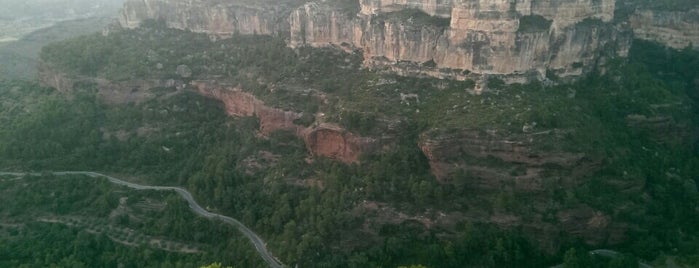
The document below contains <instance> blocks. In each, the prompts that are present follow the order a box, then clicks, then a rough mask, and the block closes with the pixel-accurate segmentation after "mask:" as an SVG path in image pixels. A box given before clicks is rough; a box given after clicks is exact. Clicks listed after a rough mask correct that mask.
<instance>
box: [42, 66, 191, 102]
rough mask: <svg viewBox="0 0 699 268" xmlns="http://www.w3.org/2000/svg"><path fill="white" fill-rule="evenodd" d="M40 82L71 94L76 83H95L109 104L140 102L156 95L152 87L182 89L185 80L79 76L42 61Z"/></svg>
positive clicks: (98, 92) (103, 98)
mask: <svg viewBox="0 0 699 268" xmlns="http://www.w3.org/2000/svg"><path fill="white" fill-rule="evenodd" d="M38 69H39V83H40V84H41V85H42V86H47V87H53V88H55V89H56V90H58V91H60V92H62V93H66V94H70V93H71V92H72V91H73V89H74V85H75V84H76V83H89V84H95V86H96V88H97V97H98V98H100V99H101V100H102V101H104V102H105V103H107V104H125V103H139V102H142V101H145V100H149V99H152V98H154V97H156V94H153V93H152V92H150V89H151V88H158V87H161V88H162V87H175V88H176V89H178V90H179V89H182V88H183V86H184V82H182V81H180V80H174V79H134V80H127V81H118V82H116V81H109V80H107V79H103V78H96V77H77V76H72V75H67V74H65V73H62V72H60V71H56V69H54V68H53V67H52V66H50V65H48V64H46V63H43V62H40V63H39V66H38Z"/></svg>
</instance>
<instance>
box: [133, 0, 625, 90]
mask: <svg viewBox="0 0 699 268" xmlns="http://www.w3.org/2000/svg"><path fill="white" fill-rule="evenodd" d="M304 2H306V3H304ZM615 2H616V0H565V1H533V0H517V1H510V0H358V3H356V5H357V6H356V9H353V8H351V7H347V6H341V5H337V4H334V2H330V1H312V2H308V1H295V2H293V3H292V1H288V2H283V3H282V4H280V5H271V4H265V3H264V2H260V3H254V2H253V3H246V2H245V1H234V2H222V1H213V2H211V1H184V0H167V1H163V0H128V1H126V4H125V7H124V10H123V12H122V15H121V18H120V22H121V25H122V26H124V27H129V28H133V27H137V26H138V25H139V23H141V22H142V21H143V20H145V19H163V20H164V21H165V22H166V23H167V25H168V26H169V27H174V28H179V29H189V30H192V31H195V32H203V33H208V34H215V35H224V36H225V35H231V34H234V33H241V34H254V33H257V34H280V35H282V36H285V37H286V38H288V40H289V45H291V46H300V45H310V46H345V47H348V48H353V49H354V48H359V49H361V50H362V51H363V53H364V55H365V58H366V60H367V61H366V62H367V64H369V65H374V66H376V65H392V64H395V63H398V62H405V61H409V62H413V63H417V64H423V65H424V66H427V67H429V68H432V70H439V69H443V68H449V69H458V70H468V71H471V72H475V73H484V74H513V73H527V72H532V73H539V74H543V73H544V72H545V71H546V70H547V69H551V70H554V71H557V72H558V74H560V75H563V76H565V75H577V74H580V73H582V72H583V71H584V70H585V68H586V67H589V66H591V65H593V63H594V62H595V60H597V59H598V58H599V56H600V53H601V52H602V51H604V48H605V47H606V45H608V44H612V43H615V44H616V43H617V42H618V41H619V40H621V41H622V43H624V42H626V38H625V37H624V36H623V35H620V33H619V30H617V28H616V27H614V26H613V25H612V24H611V21H612V19H613V18H614V9H615ZM347 3H351V2H347ZM294 4H295V5H296V6H294ZM626 43H627V42H626ZM625 46H626V44H625V45H622V46H621V47H622V48H623V47H625ZM623 51H625V50H624V49H620V50H619V53H623ZM427 67H426V68H427Z"/></svg>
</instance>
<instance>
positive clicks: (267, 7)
mask: <svg viewBox="0 0 699 268" xmlns="http://www.w3.org/2000/svg"><path fill="white" fill-rule="evenodd" d="M270 2H271V1H233V2H231V1H220V0H217V1H191V0H167V1H163V0H127V1H125V3H124V8H123V9H122V12H121V14H120V16H119V23H120V24H121V26H122V27H125V28H135V27H138V26H139V25H140V24H141V22H143V21H144V20H146V19H160V20H163V21H164V22H165V23H166V24H167V26H168V27H171V28H176V29H183V30H185V29H186V30H190V31H193V32H200V33H207V34H214V35H221V36H230V35H232V34H236V33H239V34H274V33H277V32H280V31H284V30H285V29H286V28H288V26H285V23H284V21H283V20H280V19H279V18H283V17H286V16H288V12H289V11H288V10H289V9H290V8H291V7H290V6H289V5H288V4H290V3H289V1H287V2H282V3H270ZM291 2H293V1H291Z"/></svg>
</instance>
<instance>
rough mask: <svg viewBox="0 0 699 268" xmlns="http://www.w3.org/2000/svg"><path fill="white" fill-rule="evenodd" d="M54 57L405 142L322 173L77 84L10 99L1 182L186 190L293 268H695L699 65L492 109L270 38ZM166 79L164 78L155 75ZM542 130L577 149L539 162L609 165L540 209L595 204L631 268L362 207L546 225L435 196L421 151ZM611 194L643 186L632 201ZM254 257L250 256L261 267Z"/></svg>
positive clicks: (113, 46) (462, 197) (611, 68)
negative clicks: (229, 95) (66, 175)
mask: <svg viewBox="0 0 699 268" xmlns="http://www.w3.org/2000/svg"><path fill="white" fill-rule="evenodd" d="M42 56H43V58H44V59H45V60H46V61H47V62H49V63H50V64H52V65H54V67H57V68H59V69H60V70H62V71H66V72H69V73H72V74H75V75H86V76H101V77H105V78H108V79H112V80H123V79H132V78H134V77H139V78H140V77H148V78H158V79H168V78H173V79H184V78H180V77H178V76H177V75H176V74H175V68H176V66H178V65H181V64H185V65H188V66H190V68H191V69H192V71H193V76H192V77H191V78H187V79H206V78H210V77H217V79H221V80H226V81H228V82H232V83H235V84H239V85H241V87H242V88H244V89H246V90H249V91H251V92H253V93H254V94H255V95H257V96H259V97H260V98H262V99H264V100H265V101H266V102H267V103H268V104H270V105H273V106H277V107H282V108H288V109H294V110H298V111H304V112H316V111H321V112H324V113H326V114H327V118H328V120H330V121H334V122H337V123H340V124H342V125H343V126H345V127H347V128H348V129H350V130H352V131H354V132H357V133H361V134H364V135H377V134H387V135H392V137H393V138H394V140H395V141H394V143H392V144H391V148H390V150H386V151H385V152H382V153H380V154H373V155H366V156H364V158H363V159H362V164H361V165H359V164H353V165H344V164H340V163H337V162H334V161H331V160H328V159H323V158H315V159H313V161H312V162H307V161H306V158H307V156H308V152H307V151H306V148H305V145H304V144H303V142H302V141H300V140H299V139H297V138H296V137H294V136H293V135H291V134H290V133H283V132H279V133H273V134H272V135H271V136H270V137H267V138H261V137H258V136H257V135H255V130H256V129H258V122H257V121H256V120H255V119H253V118H239V119H232V118H227V117H226V116H225V114H224V112H223V109H222V105H220V104H218V103H217V102H215V101H213V100H210V99H206V98H203V97H200V96H198V95H195V94H193V93H181V94H178V95H174V96H170V97H165V94H163V93H162V92H160V93H159V90H157V89H154V90H153V93H154V94H158V95H159V97H157V98H154V99H151V100H148V101H145V102H142V103H139V104H129V105H119V106H107V105H104V104H103V103H101V102H100V100H99V99H98V98H97V97H96V96H95V85H91V84H89V83H82V84H79V85H77V88H76V90H75V92H74V93H73V94H72V96H70V97H69V98H68V97H66V96H64V95H60V94H57V93H56V92H53V91H51V90H50V89H44V88H40V87H38V86H36V85H34V84H31V83H20V82H11V81H4V82H2V84H1V85H0V90H2V91H0V105H1V106H0V109H1V110H0V111H1V112H2V113H1V114H0V167H2V169H10V170H12V169H15V170H27V169H33V170H66V169H69V170H79V169H83V170H97V171H111V172H115V173H121V174H128V175H129V176H134V177H136V178H134V179H138V180H144V181H147V182H149V183H155V184H174V185H183V186H185V187H187V188H188V189H190V190H191V191H192V193H194V194H195V196H196V197H197V200H199V201H200V203H201V204H202V205H205V206H208V207H209V208H211V209H213V210H216V211H217V212H220V213H222V214H226V215H230V216H233V217H235V218H238V219H240V220H241V221H243V222H244V223H245V224H246V225H248V226H250V227H251V228H253V229H254V230H255V231H257V232H259V233H260V234H261V235H262V237H264V238H265V240H266V241H268V243H269V248H270V249H272V251H273V252H274V253H275V254H276V255H277V256H279V257H280V259H281V260H283V262H284V263H286V264H289V265H294V264H298V265H299V266H300V267H397V266H409V265H413V264H416V263H420V264H423V265H425V266H427V267H464V266H488V267H496V266H499V267H511V266H526V267H542V266H547V265H553V264H556V263H559V262H565V263H567V264H570V265H571V266H573V265H574V264H576V263H577V264H578V265H581V266H580V267H591V266H590V263H592V262H595V263H598V264H599V266H600V267H604V266H605V265H609V266H613V265H621V267H623V264H624V263H627V264H628V263H629V262H630V260H634V259H635V258H642V259H645V260H648V261H652V260H656V259H657V260H658V261H660V262H662V261H664V260H663V258H665V257H664V255H674V256H679V260H678V261H679V262H681V263H686V264H690V265H694V264H696V263H698V260H697V258H698V256H697V255H696V252H698V251H697V246H698V245H699V241H697V237H698V236H697V233H696V232H697V231H696V230H695V229H696V228H694V227H695V225H696V222H697V221H698V218H697V214H696V209H697V205H698V204H699V200H697V187H696V185H697V183H699V182H698V181H697V180H698V179H699V157H698V156H697V154H698V151H697V148H696V147H695V146H696V144H695V137H693V136H692V134H691V133H692V132H693V131H695V129H696V126H697V125H699V122H698V121H697V114H699V113H698V112H697V104H696V103H697V92H698V91H699V90H697V82H696V81H697V78H699V77H697V73H695V72H691V70H696V69H697V67H699V61H698V60H699V56H698V55H697V53H696V52H695V51H689V50H687V51H679V52H678V51H672V50H666V49H663V48H660V47H657V46H655V45H653V44H648V43H637V44H635V45H634V48H633V49H632V51H631V55H630V59H629V60H628V62H624V61H621V60H619V61H615V62H611V63H609V64H608V66H606V72H604V73H593V74H591V75H590V76H588V77H586V78H583V79H581V80H580V81H577V82H575V83H573V84H567V85H559V86H544V85H542V84H538V83H531V84H525V85H509V86H506V85H504V84H502V83H501V82H498V81H497V80H493V81H491V82H490V83H489V86H490V91H488V92H486V93H484V94H482V95H472V94H470V93H469V92H468V91H466V90H465V89H470V88H472V87H473V82H472V81H464V82H457V81H442V80H437V79H426V78H407V77H396V76H391V75H382V74H378V73H375V72H372V71H369V70H365V69H360V68H359V65H360V63H361V55H356V54H345V53H342V52H338V51H335V50H325V49H320V50H315V49H300V50H298V51H294V50H291V49H289V48H286V47H285V45H284V43H283V42H282V41H280V40H278V39H275V38H271V37H262V36H235V37H233V38H231V39H227V40H218V41H215V42H212V41H210V40H209V39H208V37H206V36H203V35H196V34H192V33H185V32H181V31H176V30H168V29H163V28H162V27H160V26H158V25H157V23H155V22H151V25H148V24H147V25H146V27H145V28H144V29H141V30H137V31H123V32H115V33H112V34H110V35H109V36H107V37H104V36H101V35H91V36H86V37H81V38H78V39H73V40H69V41H66V42H61V43H57V44H54V45H51V46H49V47H47V48H46V49H45V50H44V51H43V53H42ZM144 59H145V60H144ZM158 63H160V64H162V66H163V67H162V68H157V67H156V66H157V64H158ZM187 79H184V80H187ZM337 81H343V83H338V82H337ZM161 91H167V90H161ZM401 93H402V94H416V95H418V96H419V100H417V99H416V100H413V99H411V100H410V103H404V102H401V100H400V98H399V96H400V94H401ZM314 94H322V95H323V96H325V99H324V100H322V99H320V98H318V97H316V96H315V95H314ZM629 116H631V118H653V117H664V118H666V117H669V118H670V121H671V124H669V125H668V126H667V127H666V128H663V129H660V130H658V129H655V128H653V127H650V128H644V127H633V126H632V125H630V123H629V122H630V121H629ZM387 121H388V122H389V123H387ZM533 122H536V123H537V125H536V130H537V131H538V130H542V131H543V130H562V131H563V132H564V133H566V134H565V135H564V137H563V138H554V137H553V136H541V137H542V138H541V139H542V140H546V141H549V142H542V143H541V144H538V145H537V146H539V147H541V148H539V149H540V150H541V151H542V152H547V151H569V152H581V153H585V154H586V155H587V156H588V157H590V158H592V159H595V160H599V162H600V164H599V165H600V166H601V168H600V170H599V171H598V172H595V173H594V174H590V175H589V176H588V177H586V178H583V181H584V183H582V184H581V185H580V187H576V188H571V189H561V188H556V187H553V188H551V189H548V190H547V192H545V193H543V194H542V195H545V197H544V198H545V199H546V201H547V202H548V203H549V204H550V206H549V209H550V211H549V212H547V213H549V214H551V215H553V214H555V213H556V211H557V210H561V209H564V208H569V207H575V206H576V205H580V204H587V205H589V206H591V207H593V208H595V209H597V210H600V211H602V212H605V213H606V214H607V215H611V216H612V217H613V218H614V220H618V221H622V222H627V223H629V224H631V226H630V227H629V230H630V231H629V233H628V239H627V240H626V242H625V243H624V244H621V245H614V246H613V247H614V248H615V249H617V250H619V251H623V252H625V253H628V254H631V255H628V256H625V257H624V258H621V259H619V260H615V261H612V260H607V259H605V260H600V259H597V258H592V257H590V256H588V255H587V254H586V253H585V252H586V251H588V250H590V249H591V248H590V246H588V245H585V244H584V243H583V242H581V241H578V240H577V239H576V238H575V237H571V236H567V235H562V236H561V237H560V238H559V239H560V241H561V242H560V245H561V249H560V250H559V251H558V252H553V253H551V252H548V253H545V252H544V251H543V250H542V249H541V247H540V246H539V245H537V244H535V243H534V242H533V241H534V240H533V239H531V237H530V236H528V234H527V232H526V231H525V230H520V229H518V228H512V229H508V230H501V229H498V228H495V227H493V226H489V225H486V224H478V223H473V222H469V221H467V220H460V221H458V222H456V223H455V224H454V225H455V227H454V228H453V229H450V230H440V229H428V228H425V226H424V225H423V224H421V223H419V222H418V221H417V220H414V219H405V220H402V221H400V222H398V223H396V222H394V221H391V220H390V219H389V220H387V219H385V218H387V217H392V216H393V215H392V214H390V213H389V214H387V215H381V213H378V212H375V211H371V210H369V209H366V208H365V204H367V203H374V204H378V205H382V204H385V205H386V206H387V207H390V208H392V209H395V210H397V211H400V212H405V213H407V214H411V215H424V214H429V213H430V211H432V212H433V213H436V212H437V211H438V212H446V213H449V212H460V211H473V210H479V211H480V210H483V211H485V213H491V212H492V211H515V212H517V213H520V214H521V215H523V216H524V217H535V216H538V215H531V213H533V212H531V211H532V210H533V209H532V208H531V207H528V205H529V204H531V203H534V201H536V200H533V199H534V197H531V196H526V195H518V194H517V193H507V192H502V193H496V194H494V195H495V196H497V200H491V199H479V198H482V197H479V196H482V195H479V193H477V192H474V190H473V189H471V188H469V187H468V181H469V177H468V174H460V175H459V176H460V178H456V180H457V181H461V182H464V183H455V184H445V185H442V184H438V183H437V182H436V180H435V179H434V177H433V176H432V175H431V174H430V170H429V165H428V163H427V159H426V158H425V156H424V155H423V153H422V152H421V151H420V150H419V148H417V146H415V145H416V143H417V140H418V136H419V135H420V134H421V133H424V132H426V131H435V132H440V131H443V132H449V131H455V130H459V129H463V128H473V129H499V130H501V131H505V132H511V133H521V132H522V127H523V125H525V124H532V123H533ZM388 125H391V127H388ZM658 132H660V133H658ZM552 133H554V132H552ZM687 133H690V134H687ZM542 135H548V134H542ZM551 135H553V134H551ZM478 161H488V159H480V160H478ZM487 164H488V165H497V164H498V163H497V161H490V162H488V163H487ZM514 172H517V171H516V170H515V171H514ZM615 184H623V185H627V184H630V185H640V186H639V187H638V188H639V189H638V190H630V191H622V190H618V189H620V188H619V186H618V185H615ZM173 202H175V201H173ZM27 205H28V204H27ZM182 213H184V212H182ZM543 216H546V215H543ZM382 217H383V218H382ZM551 221H555V219H552V220H551ZM365 224H366V225H368V227H366V228H365ZM161 226H165V225H163V224H162V223H161V224H158V222H151V223H149V224H143V225H142V226H140V227H139V228H153V229H152V230H151V231H150V232H152V233H158V232H160V233H161V234H162V235H166V234H168V235H169V234H171V233H175V234H177V233H178V231H177V230H175V229H167V228H163V227H161ZM176 226H181V225H179V224H177V225H176ZM66 237H68V238H66V239H68V240H70V239H73V238H70V237H71V236H70V235H66ZM175 238H177V239H181V240H185V241H199V242H200V243H206V242H207V241H209V240H208V239H214V238H212V237H204V238H200V239H201V240H196V239H197V238H196V237H185V236H175ZM601 246H607V245H601ZM611 246H612V245H610V247H611ZM213 248H215V247H212V250H214V249H213ZM238 249H240V248H238ZM125 250H126V249H125ZM240 250H242V249H240ZM247 250H248V251H244V250H243V251H238V252H247V253H246V254H245V256H247V257H248V258H252V259H254V257H255V256H254V254H253V253H250V250H251V249H247ZM248 253H249V254H250V255H248ZM124 254H130V253H124ZM219 260H220V261H223V262H224V264H226V265H228V264H236V266H240V267H249V266H244V265H238V264H239V263H238V262H237V261H236V260H231V259H226V258H225V256H224V257H221V256H218V255H216V256H212V257H211V259H210V261H209V262H211V261H219ZM598 264H594V265H598ZM615 267H620V266H615Z"/></svg>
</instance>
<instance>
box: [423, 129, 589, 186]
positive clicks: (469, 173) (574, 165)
mask: <svg viewBox="0 0 699 268" xmlns="http://www.w3.org/2000/svg"><path fill="white" fill-rule="evenodd" d="M556 136H559V135H558V134H557V133H554V132H553V131H551V132H543V133H531V134H504V133H499V132H497V131H480V130H460V131H455V132H453V133H434V132H428V133H424V134H423V135H422V136H421V138H420V144H419V146H420V148H421V149H422V151H423V153H424V154H425V156H426V157H427V159H428V160H429V162H430V167H431V170H432V172H433V174H434V175H435V177H437V179H438V180H440V181H441V182H444V183H466V184H469V185H471V186H472V187H473V188H475V189H480V190H499V189H502V188H503V187H511V188H513V189H514V190H517V191H522V192H538V191H542V190H545V189H546V188H547V186H546V185H547V184H555V185H569V186H573V185H575V184H576V181H575V180H576V179H577V178H579V177H581V176H582V175H585V174H588V173H589V172H592V171H595V170H596V168H597V163H595V161H592V160H590V159H588V158H587V157H585V155H584V154H579V153H569V152H555V151H543V150H539V149H537V148H536V146H535V140H537V139H546V140H554V139H556ZM559 178H565V179H566V181H560V180H559ZM454 180H460V181H454Z"/></svg>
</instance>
